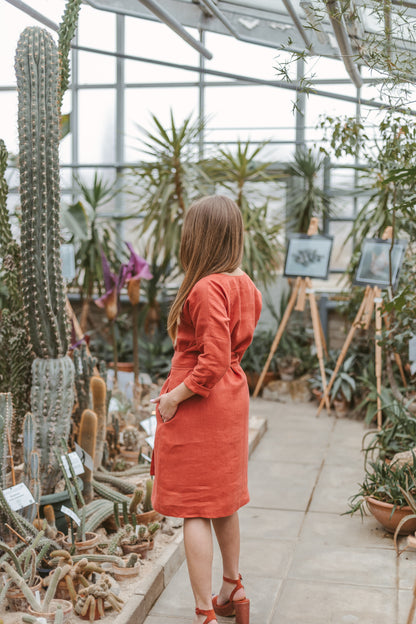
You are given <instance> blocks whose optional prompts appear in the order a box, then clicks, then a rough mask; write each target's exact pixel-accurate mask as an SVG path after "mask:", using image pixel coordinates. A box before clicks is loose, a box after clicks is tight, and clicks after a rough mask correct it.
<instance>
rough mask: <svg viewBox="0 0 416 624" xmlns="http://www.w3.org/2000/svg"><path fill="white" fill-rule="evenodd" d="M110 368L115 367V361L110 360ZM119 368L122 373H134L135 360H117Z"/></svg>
mask: <svg viewBox="0 0 416 624" xmlns="http://www.w3.org/2000/svg"><path fill="white" fill-rule="evenodd" d="M109 366H110V368H114V362H110V364H109ZM117 370H118V371H119V372H120V373H133V372H134V364H133V362H117Z"/></svg>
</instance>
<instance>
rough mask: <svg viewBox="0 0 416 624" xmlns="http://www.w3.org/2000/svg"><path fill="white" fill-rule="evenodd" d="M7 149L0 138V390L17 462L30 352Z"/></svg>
mask: <svg viewBox="0 0 416 624" xmlns="http://www.w3.org/2000/svg"><path fill="white" fill-rule="evenodd" d="M7 158H8V153H7V149H6V146H5V144H4V142H3V141H2V140H1V139H0V257H1V258H2V268H3V272H2V273H3V275H2V278H3V280H4V283H5V285H6V287H7V291H8V297H7V303H6V305H5V307H4V308H3V309H2V316H1V323H0V352H1V354H2V357H1V358H0V392H11V393H12V394H13V404H14V412H13V422H12V430H11V440H12V447H13V454H14V456H15V459H16V460H17V462H18V463H20V460H21V453H20V450H21V432H22V422H23V418H24V415H25V413H26V412H27V410H28V409H29V397H30V383H31V364H32V360H33V356H32V354H31V348H30V344H29V339H28V335H27V331H26V328H25V327H24V325H23V323H22V318H23V300H22V294H21V288H22V279H21V261H20V247H19V245H18V243H17V242H16V241H15V240H13V236H12V229H11V226H10V220H9V213H8V210H7V193H8V186H7V182H6V179H5V172H6V168H7Z"/></svg>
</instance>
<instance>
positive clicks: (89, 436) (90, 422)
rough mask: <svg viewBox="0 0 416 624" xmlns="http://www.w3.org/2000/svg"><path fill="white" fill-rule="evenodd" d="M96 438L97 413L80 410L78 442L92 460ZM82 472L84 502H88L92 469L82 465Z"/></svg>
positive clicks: (91, 492)
mask: <svg viewBox="0 0 416 624" xmlns="http://www.w3.org/2000/svg"><path fill="white" fill-rule="evenodd" d="M96 439H97V415H96V414H95V412H93V411H92V410H90V409H85V410H84V411H83V412H82V416H81V422H80V424H79V434H78V444H79V445H80V447H81V448H82V449H83V450H84V451H85V452H86V453H88V455H90V457H91V459H92V460H93V461H94V456H95V444H96ZM84 471H85V472H84V473H83V474H82V480H83V481H84V499H85V502H86V503H89V502H90V501H91V500H92V498H93V496H94V490H93V488H92V471H91V470H90V468H87V466H84Z"/></svg>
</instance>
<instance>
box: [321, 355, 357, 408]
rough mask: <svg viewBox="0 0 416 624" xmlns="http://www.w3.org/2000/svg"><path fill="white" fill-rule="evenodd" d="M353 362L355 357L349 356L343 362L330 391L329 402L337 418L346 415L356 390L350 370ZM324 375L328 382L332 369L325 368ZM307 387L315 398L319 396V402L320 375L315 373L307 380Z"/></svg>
mask: <svg viewBox="0 0 416 624" xmlns="http://www.w3.org/2000/svg"><path fill="white" fill-rule="evenodd" d="M354 361H355V355H351V356H350V357H349V358H347V359H346V360H344V362H343V363H342V365H341V368H340V370H339V371H338V374H337V376H336V378H335V381H334V383H333V385H332V388H331V390H330V398H331V402H332V403H333V405H334V409H335V414H336V415H337V416H338V417H339V418H342V417H344V416H346V415H347V414H348V411H349V409H350V406H351V403H352V399H353V396H354V392H355V390H356V381H355V377H354V376H353V374H352V370H351V369H352V368H353V365H354ZM325 373H326V376H327V380H328V379H330V378H331V377H332V375H333V373H334V370H333V369H332V368H329V367H326V368H325ZM309 385H310V387H311V389H312V392H313V393H314V394H315V395H316V396H319V400H320V399H321V398H322V395H323V391H324V389H323V383H322V377H321V375H320V373H318V372H317V374H316V375H314V376H313V377H311V378H310V379H309ZM314 390H316V391H317V392H314Z"/></svg>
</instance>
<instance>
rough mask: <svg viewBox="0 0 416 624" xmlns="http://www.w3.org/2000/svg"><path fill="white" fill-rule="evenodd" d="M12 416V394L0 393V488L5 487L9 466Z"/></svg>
mask: <svg viewBox="0 0 416 624" xmlns="http://www.w3.org/2000/svg"><path fill="white" fill-rule="evenodd" d="M12 417H13V405H12V395H11V394H10V392H2V393H0V488H1V489H4V488H5V487H7V484H6V477H7V468H8V466H10V452H9V444H8V441H9V440H10V430H11V423H12Z"/></svg>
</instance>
